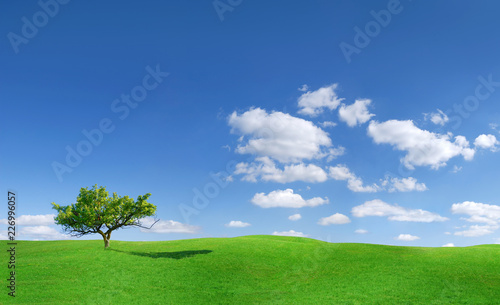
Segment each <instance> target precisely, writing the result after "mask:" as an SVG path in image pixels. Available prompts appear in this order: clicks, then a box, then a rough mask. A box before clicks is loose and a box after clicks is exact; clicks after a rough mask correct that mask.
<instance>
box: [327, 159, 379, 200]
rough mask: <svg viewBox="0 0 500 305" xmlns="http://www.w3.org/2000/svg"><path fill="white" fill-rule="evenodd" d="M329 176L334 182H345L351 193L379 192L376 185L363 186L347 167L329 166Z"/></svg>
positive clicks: (359, 179) (340, 165)
mask: <svg viewBox="0 0 500 305" xmlns="http://www.w3.org/2000/svg"><path fill="white" fill-rule="evenodd" d="M329 176H330V177H331V178H333V179H335V180H347V188H348V189H350V190H351V191H353V192H368V193H373V192H376V191H378V190H379V187H378V186H377V185H376V184H373V185H366V186H365V185H363V180H361V178H359V177H357V176H356V175H355V174H353V173H352V172H351V171H350V170H349V168H347V166H345V165H343V164H338V165H336V166H330V168H329Z"/></svg>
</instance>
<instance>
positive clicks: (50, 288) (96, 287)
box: [0, 235, 500, 304]
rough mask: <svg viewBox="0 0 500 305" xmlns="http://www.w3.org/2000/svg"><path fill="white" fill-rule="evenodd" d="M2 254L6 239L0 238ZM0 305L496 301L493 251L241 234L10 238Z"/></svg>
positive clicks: (498, 267)
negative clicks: (106, 241)
mask: <svg viewBox="0 0 500 305" xmlns="http://www.w3.org/2000/svg"><path fill="white" fill-rule="evenodd" d="M2 243H3V247H4V249H8V247H7V244H6V243H7V242H6V241H2ZM16 249H17V253H16V256H17V257H16V297H15V298H13V297H9V296H8V295H7V293H8V289H7V288H6V285H7V280H6V279H7V278H8V276H9V275H8V272H9V271H10V270H9V269H7V262H8V253H7V252H6V251H5V250H3V251H2V255H1V259H2V261H4V262H5V264H4V268H3V278H4V280H3V282H4V285H2V287H3V288H2V291H3V293H2V295H1V296H0V303H1V304H499V302H500V301H499V300H500V245H480V246H473V247H463V248H460V247H456V248H424V247H402V246H384V245H373V244H349V243H327V242H322V241H318V240H314V239H309V238H299V237H281V236H266V235H259V236H244V237H236V238H202V239H188V240H176V241H159V242H125V241H114V240H112V241H111V247H110V248H109V249H106V250H104V249H103V242H102V240H71V241H18V244H17V248H16Z"/></svg>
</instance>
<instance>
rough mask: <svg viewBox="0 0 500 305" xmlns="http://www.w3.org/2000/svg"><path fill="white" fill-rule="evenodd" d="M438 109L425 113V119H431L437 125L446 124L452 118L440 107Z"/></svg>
mask: <svg viewBox="0 0 500 305" xmlns="http://www.w3.org/2000/svg"><path fill="white" fill-rule="evenodd" d="M437 111H438V112H432V113H424V119H425V120H431V122H432V123H434V124H436V125H441V126H444V124H446V123H447V122H448V121H449V120H450V119H449V118H448V116H447V115H446V114H445V113H444V112H443V111H441V110H440V109H438V110H437Z"/></svg>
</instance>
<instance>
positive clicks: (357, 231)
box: [354, 229, 368, 234]
mask: <svg viewBox="0 0 500 305" xmlns="http://www.w3.org/2000/svg"><path fill="white" fill-rule="evenodd" d="M354 233H356V234H367V233H368V231H367V230H365V229H357V230H356V231H354Z"/></svg>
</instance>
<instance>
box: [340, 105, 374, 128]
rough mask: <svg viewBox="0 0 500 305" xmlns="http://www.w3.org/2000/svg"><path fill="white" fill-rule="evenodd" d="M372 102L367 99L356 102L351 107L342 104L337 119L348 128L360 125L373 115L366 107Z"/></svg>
mask: <svg viewBox="0 0 500 305" xmlns="http://www.w3.org/2000/svg"><path fill="white" fill-rule="evenodd" d="M371 102H372V101H371V100H369V99H362V100H356V101H355V102H354V103H353V104H352V105H349V106H346V105H345V104H342V106H340V108H339V119H340V120H341V121H343V122H345V123H346V124H347V125H348V126H349V127H354V126H356V125H361V124H363V123H366V122H368V121H369V120H370V119H371V118H372V117H373V116H375V115H374V114H371V113H370V112H369V111H368V105H370V103H371Z"/></svg>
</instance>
